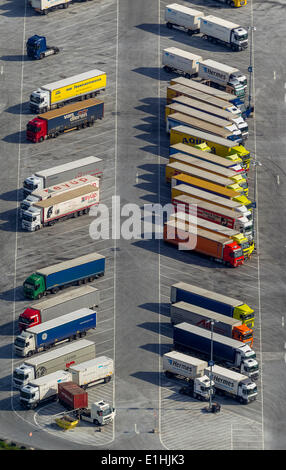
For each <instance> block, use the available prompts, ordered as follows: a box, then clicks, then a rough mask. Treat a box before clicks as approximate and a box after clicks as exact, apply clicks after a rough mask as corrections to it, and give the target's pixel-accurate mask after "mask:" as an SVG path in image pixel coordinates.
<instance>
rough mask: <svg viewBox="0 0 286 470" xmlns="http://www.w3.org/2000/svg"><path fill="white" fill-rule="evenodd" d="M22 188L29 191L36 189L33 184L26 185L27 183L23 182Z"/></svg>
mask: <svg viewBox="0 0 286 470" xmlns="http://www.w3.org/2000/svg"><path fill="white" fill-rule="evenodd" d="M23 186H24V188H26V189H29V190H31V191H34V190H35V189H37V187H38V186H34V185H33V183H27V181H24V183H23Z"/></svg>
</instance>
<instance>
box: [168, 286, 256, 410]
mask: <svg viewBox="0 0 286 470" xmlns="http://www.w3.org/2000/svg"><path fill="white" fill-rule="evenodd" d="M170 301H171V308H170V312H171V315H170V320H171V323H172V325H173V349H172V351H170V352H168V353H166V354H164V355H163V372H164V373H165V375H166V376H167V377H177V378H183V379H185V380H187V382H188V386H187V387H183V389H181V390H180V391H181V392H182V393H186V394H188V395H190V396H192V397H193V398H197V399H200V400H206V401H208V400H210V398H211V394H213V395H225V396H229V397H231V398H234V399H236V400H238V401H239V402H240V403H243V404H247V403H250V402H252V401H253V400H255V399H256V397H257V386H256V383H255V381H256V380H257V379H258V377H259V364H258V362H257V359H256V354H255V351H254V350H253V349H252V345H253V326H254V312H253V309H251V308H250V307H249V306H248V305H246V304H244V303H243V302H242V301H240V300H237V299H233V298H230V297H227V296H224V295H222V294H218V293H215V292H212V291H208V290H206V289H203V288H201V287H198V286H194V285H191V284H187V283H184V282H178V283H176V284H173V285H172V286H171V295H170ZM211 351H212V354H213V356H212V357H213V363H212V362H211V361H210V358H211Z"/></svg>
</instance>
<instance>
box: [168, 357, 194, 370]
mask: <svg viewBox="0 0 286 470" xmlns="http://www.w3.org/2000/svg"><path fill="white" fill-rule="evenodd" d="M168 362H169V364H170V365H171V366H173V367H175V368H176V369H180V370H185V371H187V372H193V367H192V366H190V365H187V364H183V363H181V362H177V361H176V360H174V359H168Z"/></svg>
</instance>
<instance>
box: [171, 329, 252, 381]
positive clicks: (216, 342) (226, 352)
mask: <svg viewBox="0 0 286 470" xmlns="http://www.w3.org/2000/svg"><path fill="white" fill-rule="evenodd" d="M211 347H212V348H213V360H214V361H216V362H217V364H218V365H221V366H223V367H229V368H231V369H233V370H236V371H238V372H240V373H241V374H245V375H247V376H248V377H250V378H251V379H253V380H256V379H257V377H258V374H259V372H258V370H259V365H258V362H257V360H256V354H255V352H254V351H253V350H252V349H251V348H250V347H249V346H248V345H247V344H244V343H241V341H237V340H236V339H232V338H228V337H226V336H223V335H219V334H218V333H213V332H211V331H209V330H205V329H204V328H200V327H199V326H195V325H191V324H189V323H186V322H183V323H179V324H177V325H175V326H174V330H173V348H174V349H175V350H177V351H182V352H184V353H186V354H188V353H189V354H192V355H193V354H194V353H195V354H197V355H198V356H199V357H200V358H201V359H203V360H207V361H209V360H210V359H211Z"/></svg>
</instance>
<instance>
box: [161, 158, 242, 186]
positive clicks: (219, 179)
mask: <svg viewBox="0 0 286 470" xmlns="http://www.w3.org/2000/svg"><path fill="white" fill-rule="evenodd" d="M209 165H210V164H209ZM167 168H174V169H176V170H178V171H180V172H181V173H184V174H186V175H188V176H193V177H194V178H201V179H203V180H205V181H211V182H213V183H215V184H219V185H222V186H227V185H230V184H233V180H231V179H230V178H227V177H226V176H222V175H217V174H215V173H211V172H210V171H209V168H208V165H206V168H202V169H201V168H197V167H194V166H191V165H188V164H186V163H182V162H172V163H168V164H167ZM176 177H177V178H179V177H180V174H175V175H173V178H176Z"/></svg>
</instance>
